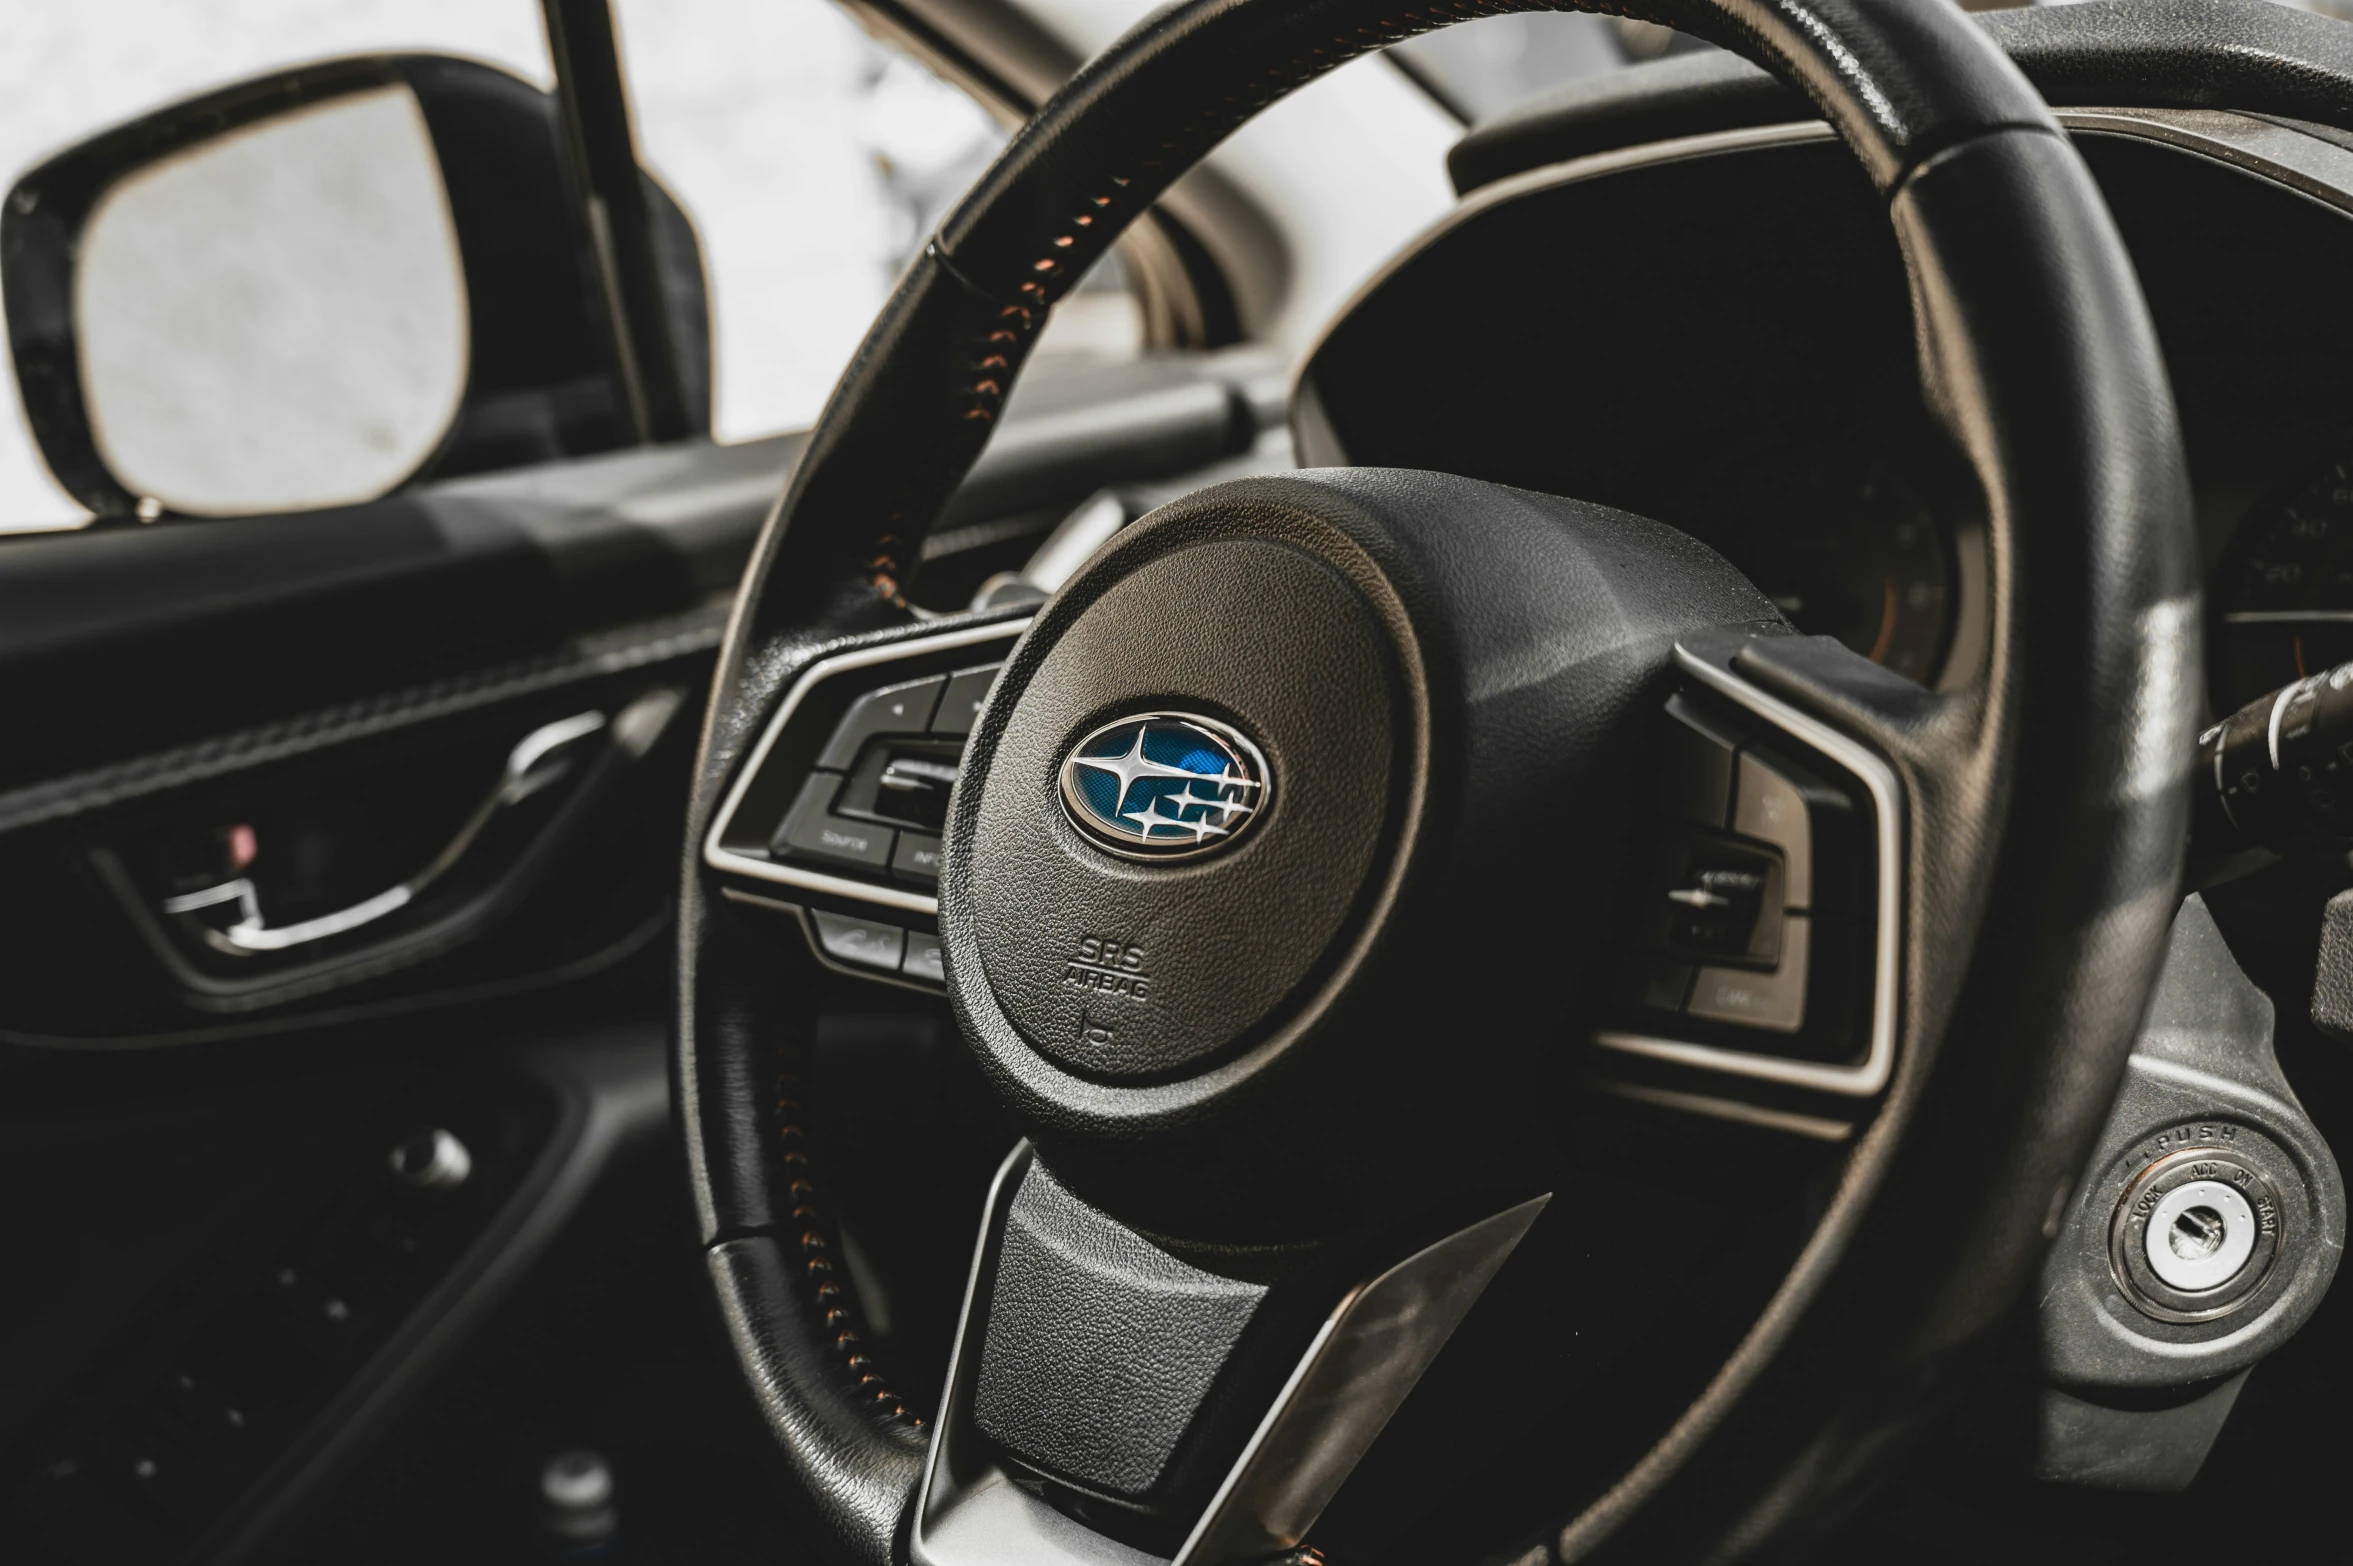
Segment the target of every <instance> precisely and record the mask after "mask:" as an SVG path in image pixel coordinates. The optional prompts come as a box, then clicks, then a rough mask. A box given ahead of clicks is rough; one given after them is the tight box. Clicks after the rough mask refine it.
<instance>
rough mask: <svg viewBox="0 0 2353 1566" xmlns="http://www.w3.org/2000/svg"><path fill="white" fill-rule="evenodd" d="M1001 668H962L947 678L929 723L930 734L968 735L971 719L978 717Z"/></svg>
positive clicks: (998, 665)
mask: <svg viewBox="0 0 2353 1566" xmlns="http://www.w3.org/2000/svg"><path fill="white" fill-rule="evenodd" d="M1002 667H1003V665H1002V664H994V663H992V664H990V665H989V666H988V667H987V668H985V669H965V670H962V671H961V672H959V673H956V674H951V675H949V676H948V682H947V690H946V692H945V693H944V694H942V695H941V697H940V706H939V711H938V712H937V713H936V714H935V715H934V716H933V718H932V720H931V731H932V733H934V734H970V733H971V732H972V724H973V720H974V719H976V718H978V717H979V716H980V709H981V707H982V705H983V704H984V703H986V702H987V701H988V699H989V692H990V691H991V690H992V689H994V688H995V686H996V683H997V671H998V670H999V669H1000V668H1002Z"/></svg>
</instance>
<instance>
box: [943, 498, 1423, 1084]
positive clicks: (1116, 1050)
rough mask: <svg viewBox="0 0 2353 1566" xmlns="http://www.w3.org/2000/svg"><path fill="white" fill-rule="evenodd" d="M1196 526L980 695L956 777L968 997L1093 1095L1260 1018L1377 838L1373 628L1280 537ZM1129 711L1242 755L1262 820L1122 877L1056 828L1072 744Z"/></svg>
mask: <svg viewBox="0 0 2353 1566" xmlns="http://www.w3.org/2000/svg"><path fill="white" fill-rule="evenodd" d="M1236 520H1237V521H1238V520H1239V519H1236ZM1147 525H1148V524H1147ZM1220 531H1223V533H1224V536H1218V534H1217V533H1215V532H1212V533H1210V534H1209V536H1201V534H1200V533H1199V532H1195V533H1193V534H1192V536H1191V540H1190V541H1186V542H1182V543H1181V544H1180V545H1179V546H1178V547H1174V548H1171V549H1169V550H1168V551H1166V552H1158V553H1152V554H1150V555H1148V556H1147V557H1146V558H1144V559H1143V560H1142V561H1141V563H1139V564H1135V565H1134V566H1133V568H1132V569H1130V570H1128V571H1127V573H1126V574H1125V575H1124V576H1122V577H1120V578H1119V579H1118V580H1116V581H1112V582H1111V583H1109V585H1108V586H1106V587H1103V588H1102V590H1101V592H1100V596H1098V597H1096V598H1095V599H1094V601H1093V602H1092V603H1090V604H1088V605H1087V606H1086V608H1085V609H1084V611H1083V612H1082V613H1081V614H1080V615H1079V616H1078V617H1077V618H1076V619H1075V620H1074V621H1072V622H1071V623H1070V624H1069V625H1068V626H1067V627H1066V628H1065V629H1064V630H1063V632H1062V634H1061V636H1060V639H1059V640H1058V641H1057V642H1056V644H1055V645H1054V646H1053V648H1052V649H1051V650H1050V651H1049V652H1048V653H1047V654H1046V655H1045V657H1044V659H1043V661H1042V662H1040V663H1039V664H1038V665H1037V666H1036V671H1035V673H1034V675H1033V676H1032V677H1031V678H1030V679H1029V680H1028V682H1027V683H1026V685H1024V686H1021V687H1020V688H1018V689H1003V690H1000V691H999V692H998V693H997V695H996V697H995V701H996V702H1000V703H1003V702H1010V703H1011V704H1012V706H1011V710H1010V713H1009V714H1008V716H1007V717H1006V720H1005V724H1004V728H1003V731H1002V734H1001V736H1000V737H999V738H998V741H997V743H996V744H995V746H994V747H993V749H991V748H988V747H985V746H981V747H976V753H977V754H976V759H977V760H978V761H979V763H980V772H981V775H980V776H979V777H977V778H974V777H970V776H968V777H967V778H966V779H965V780H964V782H963V784H962V785H961V786H963V787H972V786H974V785H975V784H977V785H978V787H980V789H981V790H982V791H983V792H982V795H981V799H980V801H979V805H978V809H977V811H976V812H975V814H974V816H973V818H972V820H973V826H974V829H975V831H974V836H973V837H972V839H971V847H972V853H971V856H970V862H971V881H970V883H969V884H970V888H971V898H970V902H969V904H968V908H969V916H970V918H971V928H972V930H973V933H974V935H975V937H976V940H977V944H978V947H979V950H980V954H981V960H982V966H983V968H984V970H985V972H986V976H987V982H988V986H989V988H990V990H991V991H992V993H993V994H994V996H995V998H996V1001H997V1003H998V1005H999V1006H1000V1007H1001V1008H1002V1010H1003V1012H1004V1015H1005V1017H1006V1018H1007V1020H1009V1021H1010V1022H1011V1023H1012V1024H1013V1026H1014V1027H1015V1028H1016V1029H1018V1030H1019V1031H1020V1033H1021V1035H1022V1036H1023V1037H1024V1038H1025V1039H1027V1040H1028V1042H1029V1043H1030V1044H1031V1046H1032V1047H1034V1048H1036V1049H1037V1050H1039V1051H1040V1052H1042V1053H1044V1054H1045V1055H1047V1056H1049V1057H1051V1058H1052V1059H1053V1060H1055V1061H1056V1062H1058V1063H1060V1064H1061V1065H1062V1066H1063V1067H1064V1068H1065V1069H1067V1070H1070V1071H1073V1072H1076V1073H1079V1074H1081V1075H1084V1076H1088V1077H1092V1078H1095V1079H1097V1080H1102V1081H1138V1080H1148V1079H1154V1078H1167V1077H1171V1076H1175V1075H1178V1074H1182V1073H1184V1072H1186V1071H1187V1070H1189V1069H1191V1068H1194V1067H1196V1066H1199V1065H1204V1064H1207V1063H1208V1062H1210V1061H1211V1060H1212V1059H1214V1058H1215V1057H1217V1056H1220V1055H1221V1054H1223V1053H1225V1052H1226V1051H1227V1050H1228V1049H1229V1048H1230V1047H1232V1046H1234V1045H1235V1044H1236V1043H1237V1042H1239V1041H1241V1040H1243V1039H1244V1038H1245V1037H1247V1036H1248V1035H1249V1034H1251V1033H1252V1032H1253V1030H1255V1029H1257V1028H1259V1027H1260V1026H1261V1025H1262V1024H1264V1023H1266V1022H1267V1021H1268V1019H1269V1018H1270V1017H1271V1016H1273V1014H1275V1013H1276V1012H1277V1010H1278V1009H1279V1008H1280V1007H1281V1006H1282V1004H1283V1002H1284V1000H1285V998H1286V997H1288V996H1290V995H1292V994H1293V993H1294V992H1296V991H1297V990H1298V989H1299V988H1300V986H1301V985H1302V984H1303V983H1305V982H1306V981H1308V980H1309V979H1310V978H1311V977H1313V976H1314V974H1315V973H1316V972H1317V970H1318V969H1319V967H1320V966H1321V965H1322V964H1323V963H1324V961H1325V959H1326V957H1327V954H1328V953H1330V952H1331V951H1332V950H1333V947H1334V945H1335V943H1336V942H1337V941H1338V940H1339V938H1340V937H1341V936H1342V935H1343V934H1344V932H1345V931H1346V930H1347V929H1348V928H1349V926H1350V915H1351V912H1352V910H1353V909H1354V908H1355V906H1356V904H1357V902H1358V900H1359V897H1360V894H1361V893H1362V891H1363V889H1364V887H1365V884H1366V880H1367V876H1368V873H1369V871H1370V870H1371V868H1372V867H1373V866H1374V864H1375V863H1376V862H1378V860H1379V857H1380V850H1381V846H1382V843H1383V839H1384V837H1385V835H1386V833H1387V830H1388V823H1389V817H1390V814H1391V802H1392V797H1393V794H1394V792H1395V785H1394V776H1395V773H1396V745H1395V741H1394V733H1395V719H1394V716H1393V710H1394V705H1395V699H1396V693H1395V689H1394V679H1393V676H1392V674H1391V669H1392V667H1393V660H1392V658H1391V657H1390V655H1389V653H1388V651H1387V650H1386V648H1385V646H1384V642H1383V638H1382V633H1381V630H1380V628H1379V625H1378V623H1377V622H1376V619H1375V617H1374V615H1373V614H1372V613H1371V611H1370V610H1369V608H1368V606H1367V605H1366V603H1365V602H1364V600H1363V598H1362V597H1361V596H1360V594H1359V591H1358V589H1357V587H1356V585H1355V584H1354V583H1353V582H1351V581H1350V580H1349V579H1348V578H1347V577H1346V576H1344V575H1343V574H1342V573H1341V572H1340V571H1338V570H1335V569H1334V568H1333V567H1332V566H1331V565H1330V564H1328V563H1326V562H1324V561H1322V560H1319V559H1317V558H1315V557H1314V556H1313V555H1311V554H1309V553H1307V552H1306V551H1305V550H1303V549H1302V548H1300V547H1297V546H1296V545H1295V544H1293V543H1290V542H1282V541H1276V540H1274V539H1270V538H1266V537H1253V536H1248V533H1247V531H1246V529H1245V528H1243V527H1241V526H1235V527H1233V528H1231V529H1227V530H1220ZM1126 558H1127V559H1130V560H1132V559H1133V558H1134V557H1133V556H1132V555H1131V556H1127V557H1126ZM1074 585H1082V586H1083V585H1085V584H1084V579H1083V578H1082V583H1081V584H1074ZM1020 662H1021V660H1018V659H1017V660H1016V665H1015V668H1014V670H1011V671H1009V683H1010V681H1011V680H1012V679H1017V678H1018V670H1019V666H1020ZM1147 712H1174V713H1190V714H1197V715H1200V716H1203V717H1207V718H1210V719H1212V720H1215V721H1217V722H1220V723H1224V724H1228V725H1231V726H1232V727H1234V728H1236V729H1238V730H1240V731H1241V733H1242V734H1244V735H1245V736H1247V737H1248V738H1249V739H1251V740H1252V741H1253V742H1255V743H1256V745H1257V746H1258V747H1259V749H1260V750H1261V751H1263V752H1264V754H1265V757H1266V761H1267V767H1268V773H1269V778H1270V786H1269V789H1268V798H1267V801H1266V805H1265V808H1264V811H1263V813H1262V814H1261V816H1260V817H1259V819H1257V820H1256V821H1254V822H1253V823H1252V824H1251V826H1250V830H1249V831H1248V832H1247V833H1239V834H1237V835H1236V841H1235V842H1234V843H1233V845H1232V846H1231V847H1229V848H1226V849H1224V850H1223V851H1220V852H1216V853H1212V854H1207V855H1203V856H1200V857H1198V858H1191V859H1181V860H1173V861H1165V862H1151V861H1143V862H1138V861H1135V860H1130V859H1125V858H1121V857H1119V856H1117V855H1115V854H1113V853H1110V852H1107V851H1106V850H1105V849H1104V848H1102V847H1101V846H1099V845H1097V844H1096V843H1094V842H1092V841H1090V840H1089V839H1088V838H1087V837H1085V836H1084V835H1083V834H1082V833H1081V832H1080V831H1079V830H1078V829H1077V828H1076V827H1074V826H1073V825H1072V824H1071V822H1070V821H1069V820H1068V818H1067V817H1066V815H1065V813H1064V810H1063V808H1062V805H1061V803H1060V800H1059V797H1058V789H1059V779H1060V773H1061V768H1062V765H1063V762H1064V760H1065V759H1066V758H1067V757H1068V756H1069V755H1070V753H1071V751H1072V749H1073V747H1074V746H1076V745H1078V744H1079V743H1080V742H1081V741H1082V740H1084V739H1085V738H1086V737H1087V736H1088V735H1089V734H1091V733H1092V732H1093V731H1094V730H1095V729H1096V728H1097V727H1099V726H1100V725H1102V724H1104V723H1107V722H1110V721H1111V720H1113V719H1117V718H1121V717H1125V716H1127V715H1130V714H1138V713H1147Z"/></svg>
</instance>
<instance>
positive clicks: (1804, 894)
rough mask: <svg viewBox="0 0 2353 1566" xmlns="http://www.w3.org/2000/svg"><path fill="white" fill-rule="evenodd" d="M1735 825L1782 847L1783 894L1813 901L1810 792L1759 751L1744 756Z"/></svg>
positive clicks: (1797, 903) (1796, 902)
mask: <svg viewBox="0 0 2353 1566" xmlns="http://www.w3.org/2000/svg"><path fill="white" fill-rule="evenodd" d="M1732 830H1733V831H1735V832H1737V833H1739V834H1740V835H1741V836H1742V837H1753V838H1758V839H1760V840H1762V841H1764V842H1767V843H1771V844H1772V845H1773V846H1774V847H1776V848H1778V849H1780V850H1781V857H1782V863H1783V866H1784V869H1783V880H1782V886H1783V889H1784V891H1783V895H1784V896H1785V898H1786V899H1787V901H1788V904H1789V906H1790V907H1792V908H1811V907H1812V906H1813V905H1814V829H1813V823H1812V820H1811V818H1810V813H1809V812H1808V810H1807V808H1806V796H1805V794H1804V793H1803V792H1801V791H1800V790H1799V788H1798V786H1797V784H1796V783H1794V782H1792V781H1791V780H1790V778H1789V777H1788V775H1787V774H1786V773H1785V772H1784V771H1783V770H1781V769H1780V768H1776V767H1775V766H1774V765H1773V764H1772V763H1771V762H1769V761H1767V760H1765V758H1764V757H1762V756H1760V755H1758V754H1757V753H1756V752H1755V751H1750V752H1748V753H1746V754H1745V755H1743V756H1742V757H1741V758H1740V773H1739V779H1738V782H1737V783H1736V784H1735V786H1734V789H1733V803H1732Z"/></svg>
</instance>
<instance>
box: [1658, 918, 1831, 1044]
mask: <svg viewBox="0 0 2353 1566" xmlns="http://www.w3.org/2000/svg"><path fill="white" fill-rule="evenodd" d="M1811 923H1812V921H1810V920H1808V919H1807V918H1806V916H1805V915H1803V914H1791V915H1789V916H1788V917H1787V918H1785V919H1783V920H1782V921H1781V932H1780V935H1781V961H1780V963H1779V965H1778V966H1776V967H1774V968H1772V969H1770V970H1768V971H1759V970H1756V969H1752V968H1729V967H1724V968H1702V969H1700V970H1699V976H1698V978H1697V979H1696V980H1694V981H1693V983H1692V987H1691V1004H1690V1007H1689V1008H1688V1009H1689V1010H1690V1013H1691V1015H1693V1016H1694V1017H1699V1018H1703V1019H1705V1020H1707V1021H1710V1022H1730V1023H1736V1024H1738V1025H1740V1026H1741V1027H1746V1028H1767V1029H1770V1030H1772V1031H1773V1032H1776V1033H1795V1032H1797V1031H1798V1030H1799V1029H1800V1028H1801V1027H1803V1026H1804V1025H1805V1020H1806V966H1807V963H1808V961H1809V960H1810V959H1811V956H1812V946H1813V942H1812V940H1811V939H1810V935H1811V930H1810V926H1811Z"/></svg>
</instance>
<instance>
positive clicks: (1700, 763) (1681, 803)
mask: <svg viewBox="0 0 2353 1566" xmlns="http://www.w3.org/2000/svg"><path fill="white" fill-rule="evenodd" d="M1739 750H1740V741H1739V738H1738V737H1737V736H1736V735H1734V734H1733V733H1732V731H1731V730H1730V729H1728V728H1727V727H1725V726H1724V725H1723V724H1721V723H1719V722H1717V721H1716V720H1715V719H1714V718H1713V717H1711V716H1710V715H1708V714H1707V713H1705V712H1703V711H1701V710H1700V708H1699V707H1698V705H1697V704H1696V703H1693V702H1689V701H1686V700H1684V699H1683V698H1682V697H1680V696H1676V697H1672V698H1670V699H1669V700H1668V702H1667V734H1666V744H1665V747H1664V752H1663V754H1662V755H1661V756H1660V757H1659V804H1660V808H1661V809H1663V810H1664V811H1665V812H1666V815H1667V817H1668V818H1669V819H1670V820H1676V821H1689V822H1693V823H1695V824H1696V825H1699V826H1704V827H1715V828H1721V827H1722V826H1723V825H1724V817H1725V812H1726V811H1727V810H1728V809H1729V808H1730V806H1731V803H1732V772H1733V768H1734V767H1735V766H1736V765H1737V764H1738V754H1739Z"/></svg>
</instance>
